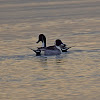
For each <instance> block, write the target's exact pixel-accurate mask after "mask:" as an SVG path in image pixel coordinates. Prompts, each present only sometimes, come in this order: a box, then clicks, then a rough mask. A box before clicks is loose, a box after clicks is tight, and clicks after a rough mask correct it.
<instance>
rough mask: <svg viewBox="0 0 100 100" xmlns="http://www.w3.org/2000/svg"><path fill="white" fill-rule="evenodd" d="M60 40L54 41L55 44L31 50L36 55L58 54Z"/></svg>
mask: <svg viewBox="0 0 100 100" xmlns="http://www.w3.org/2000/svg"><path fill="white" fill-rule="evenodd" d="M60 45H61V42H60V40H59V39H57V40H56V41H55V45H53V46H48V47H40V48H38V49H37V50H33V51H34V52H35V53H36V55H37V56H40V55H45V56H50V55H60V54H61V53H62V50H61V47H60Z"/></svg>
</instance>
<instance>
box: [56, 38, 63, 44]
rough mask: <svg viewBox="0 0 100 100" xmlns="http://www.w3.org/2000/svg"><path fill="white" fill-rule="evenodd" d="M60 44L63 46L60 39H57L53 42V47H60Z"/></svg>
mask: <svg viewBox="0 0 100 100" xmlns="http://www.w3.org/2000/svg"><path fill="white" fill-rule="evenodd" d="M61 44H63V43H62V41H61V40H60V39H57V40H56V41H55V45H56V46H60V45H61Z"/></svg>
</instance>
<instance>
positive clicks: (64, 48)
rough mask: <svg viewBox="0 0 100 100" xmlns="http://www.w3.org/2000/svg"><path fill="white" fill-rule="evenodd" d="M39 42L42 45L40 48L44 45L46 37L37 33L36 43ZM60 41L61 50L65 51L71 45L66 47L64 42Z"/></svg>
mask: <svg viewBox="0 0 100 100" xmlns="http://www.w3.org/2000/svg"><path fill="white" fill-rule="evenodd" d="M39 42H42V47H40V48H45V47H46V37H45V35H44V34H40V35H39V38H38V41H37V42H36V43H39ZM60 42H61V46H60V47H61V50H62V52H67V50H68V49H69V48H71V47H66V44H63V43H62V41H61V40H60Z"/></svg>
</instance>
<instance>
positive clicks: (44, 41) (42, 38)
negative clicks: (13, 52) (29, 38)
mask: <svg viewBox="0 0 100 100" xmlns="http://www.w3.org/2000/svg"><path fill="white" fill-rule="evenodd" d="M40 41H41V42H42V47H46V37H45V35H44V34H40V35H39V38H38V41H37V42H36V43H39V42H40Z"/></svg>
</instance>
